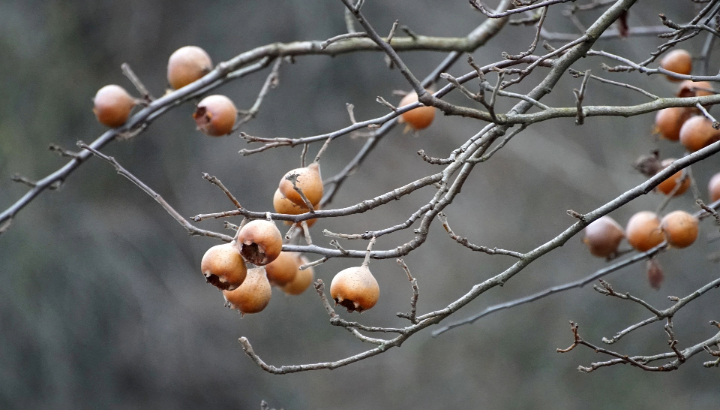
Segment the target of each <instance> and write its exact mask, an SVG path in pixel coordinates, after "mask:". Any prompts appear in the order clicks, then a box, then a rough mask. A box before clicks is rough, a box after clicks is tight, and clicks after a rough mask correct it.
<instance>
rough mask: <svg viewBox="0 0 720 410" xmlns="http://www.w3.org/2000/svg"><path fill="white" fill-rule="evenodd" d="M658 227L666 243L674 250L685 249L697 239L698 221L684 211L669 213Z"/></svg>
mask: <svg viewBox="0 0 720 410" xmlns="http://www.w3.org/2000/svg"><path fill="white" fill-rule="evenodd" d="M660 226H661V227H662V230H663V232H664V233H665V238H666V239H667V241H668V243H669V244H670V245H672V246H673V247H675V248H686V247H688V246H690V245H692V244H693V242H695V239H697V237H698V219H697V218H696V217H694V216H693V215H691V214H689V213H687V212H685V211H675V212H670V213H669V214H667V215H665V217H664V218H663V219H662V221H661V223H660Z"/></svg>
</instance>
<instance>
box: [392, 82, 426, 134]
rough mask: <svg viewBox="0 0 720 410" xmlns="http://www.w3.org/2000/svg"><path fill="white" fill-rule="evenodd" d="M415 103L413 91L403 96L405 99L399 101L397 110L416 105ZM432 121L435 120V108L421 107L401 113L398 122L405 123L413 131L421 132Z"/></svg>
mask: <svg viewBox="0 0 720 410" xmlns="http://www.w3.org/2000/svg"><path fill="white" fill-rule="evenodd" d="M417 101H418V95H417V93H416V92H415V91H413V92H411V93H408V94H407V95H405V97H403V99H402V100H400V104H399V106H398V108H402V107H404V106H406V105H410V104H413V103H416V102H417ZM433 119H435V107H427V106H422V107H418V108H415V109H412V110H410V111H407V112H404V113H402V114H401V115H400V119H399V120H398V122H400V123H403V122H405V123H407V125H408V126H409V127H411V128H412V129H414V130H422V129H425V128H427V127H429V126H430V124H432V122H433Z"/></svg>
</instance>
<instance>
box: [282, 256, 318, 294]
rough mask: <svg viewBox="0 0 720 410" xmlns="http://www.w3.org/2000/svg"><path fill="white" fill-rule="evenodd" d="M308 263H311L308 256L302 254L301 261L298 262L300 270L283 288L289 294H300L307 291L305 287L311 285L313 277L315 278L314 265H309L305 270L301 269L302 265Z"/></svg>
mask: <svg viewBox="0 0 720 410" xmlns="http://www.w3.org/2000/svg"><path fill="white" fill-rule="evenodd" d="M306 263H309V261H308V260H307V258H306V257H304V256H301V257H300V261H299V262H298V270H297V273H296V274H295V278H294V279H293V280H292V282H290V283H288V284H287V285H285V286H283V287H282V288H281V289H282V291H283V292H285V293H287V294H288V295H300V294H302V293H303V292H305V289H307V288H308V287H310V284H311V283H312V282H313V279H315V271H314V270H313V268H312V267H309V268H307V269H305V270H300V269H299V268H300V266H302V265H304V264H306Z"/></svg>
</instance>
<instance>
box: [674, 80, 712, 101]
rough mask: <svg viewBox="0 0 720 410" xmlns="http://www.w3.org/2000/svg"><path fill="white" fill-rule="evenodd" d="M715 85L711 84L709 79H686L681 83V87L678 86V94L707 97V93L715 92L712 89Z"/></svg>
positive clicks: (684, 96) (680, 95)
mask: <svg viewBox="0 0 720 410" xmlns="http://www.w3.org/2000/svg"><path fill="white" fill-rule="evenodd" d="M712 89H713V87H712V85H710V83H709V82H707V81H697V82H695V81H692V80H685V81H683V82H681V83H680V87H678V92H677V96H678V97H682V98H686V97H705V96H707V95H713V94H714V92H713V91H712Z"/></svg>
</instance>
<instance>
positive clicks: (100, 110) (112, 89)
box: [93, 84, 137, 128]
mask: <svg viewBox="0 0 720 410" xmlns="http://www.w3.org/2000/svg"><path fill="white" fill-rule="evenodd" d="M93 102H94V104H95V106H94V107H93V112H94V113H95V117H97V120H98V121H100V123H101V124H103V125H106V126H108V127H110V128H115V127H119V126H121V125H123V124H125V122H126V121H127V119H128V118H129V117H130V111H132V109H133V107H134V106H135V105H136V104H137V100H136V99H134V98H133V97H132V96H130V94H128V92H127V91H125V89H124V88H122V87H120V86H119V85H115V84H111V85H106V86H105V87H103V88H101V89H99V90H98V92H97V94H95V98H93Z"/></svg>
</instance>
